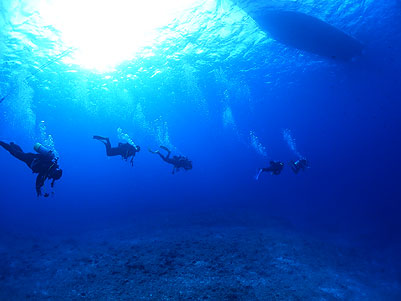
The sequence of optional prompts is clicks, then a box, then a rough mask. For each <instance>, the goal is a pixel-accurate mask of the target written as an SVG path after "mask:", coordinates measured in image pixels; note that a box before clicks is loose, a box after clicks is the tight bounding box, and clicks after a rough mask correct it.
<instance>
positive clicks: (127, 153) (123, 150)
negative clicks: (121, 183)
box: [93, 136, 140, 165]
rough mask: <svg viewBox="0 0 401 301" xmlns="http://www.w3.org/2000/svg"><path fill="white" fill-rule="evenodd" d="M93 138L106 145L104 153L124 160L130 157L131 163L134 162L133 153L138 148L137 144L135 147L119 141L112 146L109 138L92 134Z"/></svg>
mask: <svg viewBox="0 0 401 301" xmlns="http://www.w3.org/2000/svg"><path fill="white" fill-rule="evenodd" d="M93 139H96V140H99V141H101V142H103V143H104V145H105V146H106V155H107V156H109V157H113V156H121V157H122V158H123V159H124V160H126V161H127V160H128V158H130V157H131V161H130V162H131V165H133V163H134V157H135V154H136V153H137V152H139V150H140V148H139V146H137V147H135V146H133V145H131V144H129V143H119V144H118V146H117V147H112V146H111V143H110V139H109V138H104V137H100V136H93Z"/></svg>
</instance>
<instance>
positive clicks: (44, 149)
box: [33, 142, 56, 159]
mask: <svg viewBox="0 0 401 301" xmlns="http://www.w3.org/2000/svg"><path fill="white" fill-rule="evenodd" d="M33 149H34V150H35V151H36V152H37V153H38V154H41V155H45V156H49V157H51V158H52V159H55V158H56V157H55V156H54V153H53V152H52V151H51V150H50V149H48V148H47V147H45V146H43V145H42V144H40V143H39V142H38V143H36V144H35V145H34V146H33Z"/></svg>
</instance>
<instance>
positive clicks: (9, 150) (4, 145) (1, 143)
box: [0, 141, 13, 153]
mask: <svg viewBox="0 0 401 301" xmlns="http://www.w3.org/2000/svg"><path fill="white" fill-rule="evenodd" d="M0 145H1V146H2V147H3V148H4V149H5V150H6V151H8V152H10V153H11V152H12V151H13V147H12V146H11V145H10V144H8V143H5V142H3V141H0Z"/></svg>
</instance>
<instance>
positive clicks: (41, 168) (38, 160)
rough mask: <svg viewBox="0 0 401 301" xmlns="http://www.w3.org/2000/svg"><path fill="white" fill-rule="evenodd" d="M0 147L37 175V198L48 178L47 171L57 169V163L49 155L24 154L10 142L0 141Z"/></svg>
mask: <svg viewBox="0 0 401 301" xmlns="http://www.w3.org/2000/svg"><path fill="white" fill-rule="evenodd" d="M0 146H2V147H3V148H4V149H6V150H7V151H8V152H9V153H10V154H11V155H13V156H14V157H15V158H17V159H19V160H21V161H23V162H25V164H26V165H28V167H29V168H30V169H31V170H32V172H33V173H37V174H38V176H37V177H36V193H37V195H38V196H40V195H41V194H42V192H41V188H42V187H43V185H44V184H45V180H46V179H47V178H49V179H50V177H49V171H50V170H51V169H57V168H58V167H59V166H58V164H57V161H56V160H54V158H53V157H52V156H51V155H42V154H33V153H25V152H24V151H23V150H22V148H21V147H20V146H18V145H17V144H15V143H13V142H11V143H10V144H8V143H5V142H3V141H0ZM53 184H54V180H53V182H52V184H51V185H52V187H53Z"/></svg>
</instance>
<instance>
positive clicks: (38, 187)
mask: <svg viewBox="0 0 401 301" xmlns="http://www.w3.org/2000/svg"><path fill="white" fill-rule="evenodd" d="M43 185H45V176H44V175H43V174H41V173H40V174H38V176H37V177H36V194H37V195H38V196H41V195H42V191H41V188H42V187H43Z"/></svg>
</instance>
